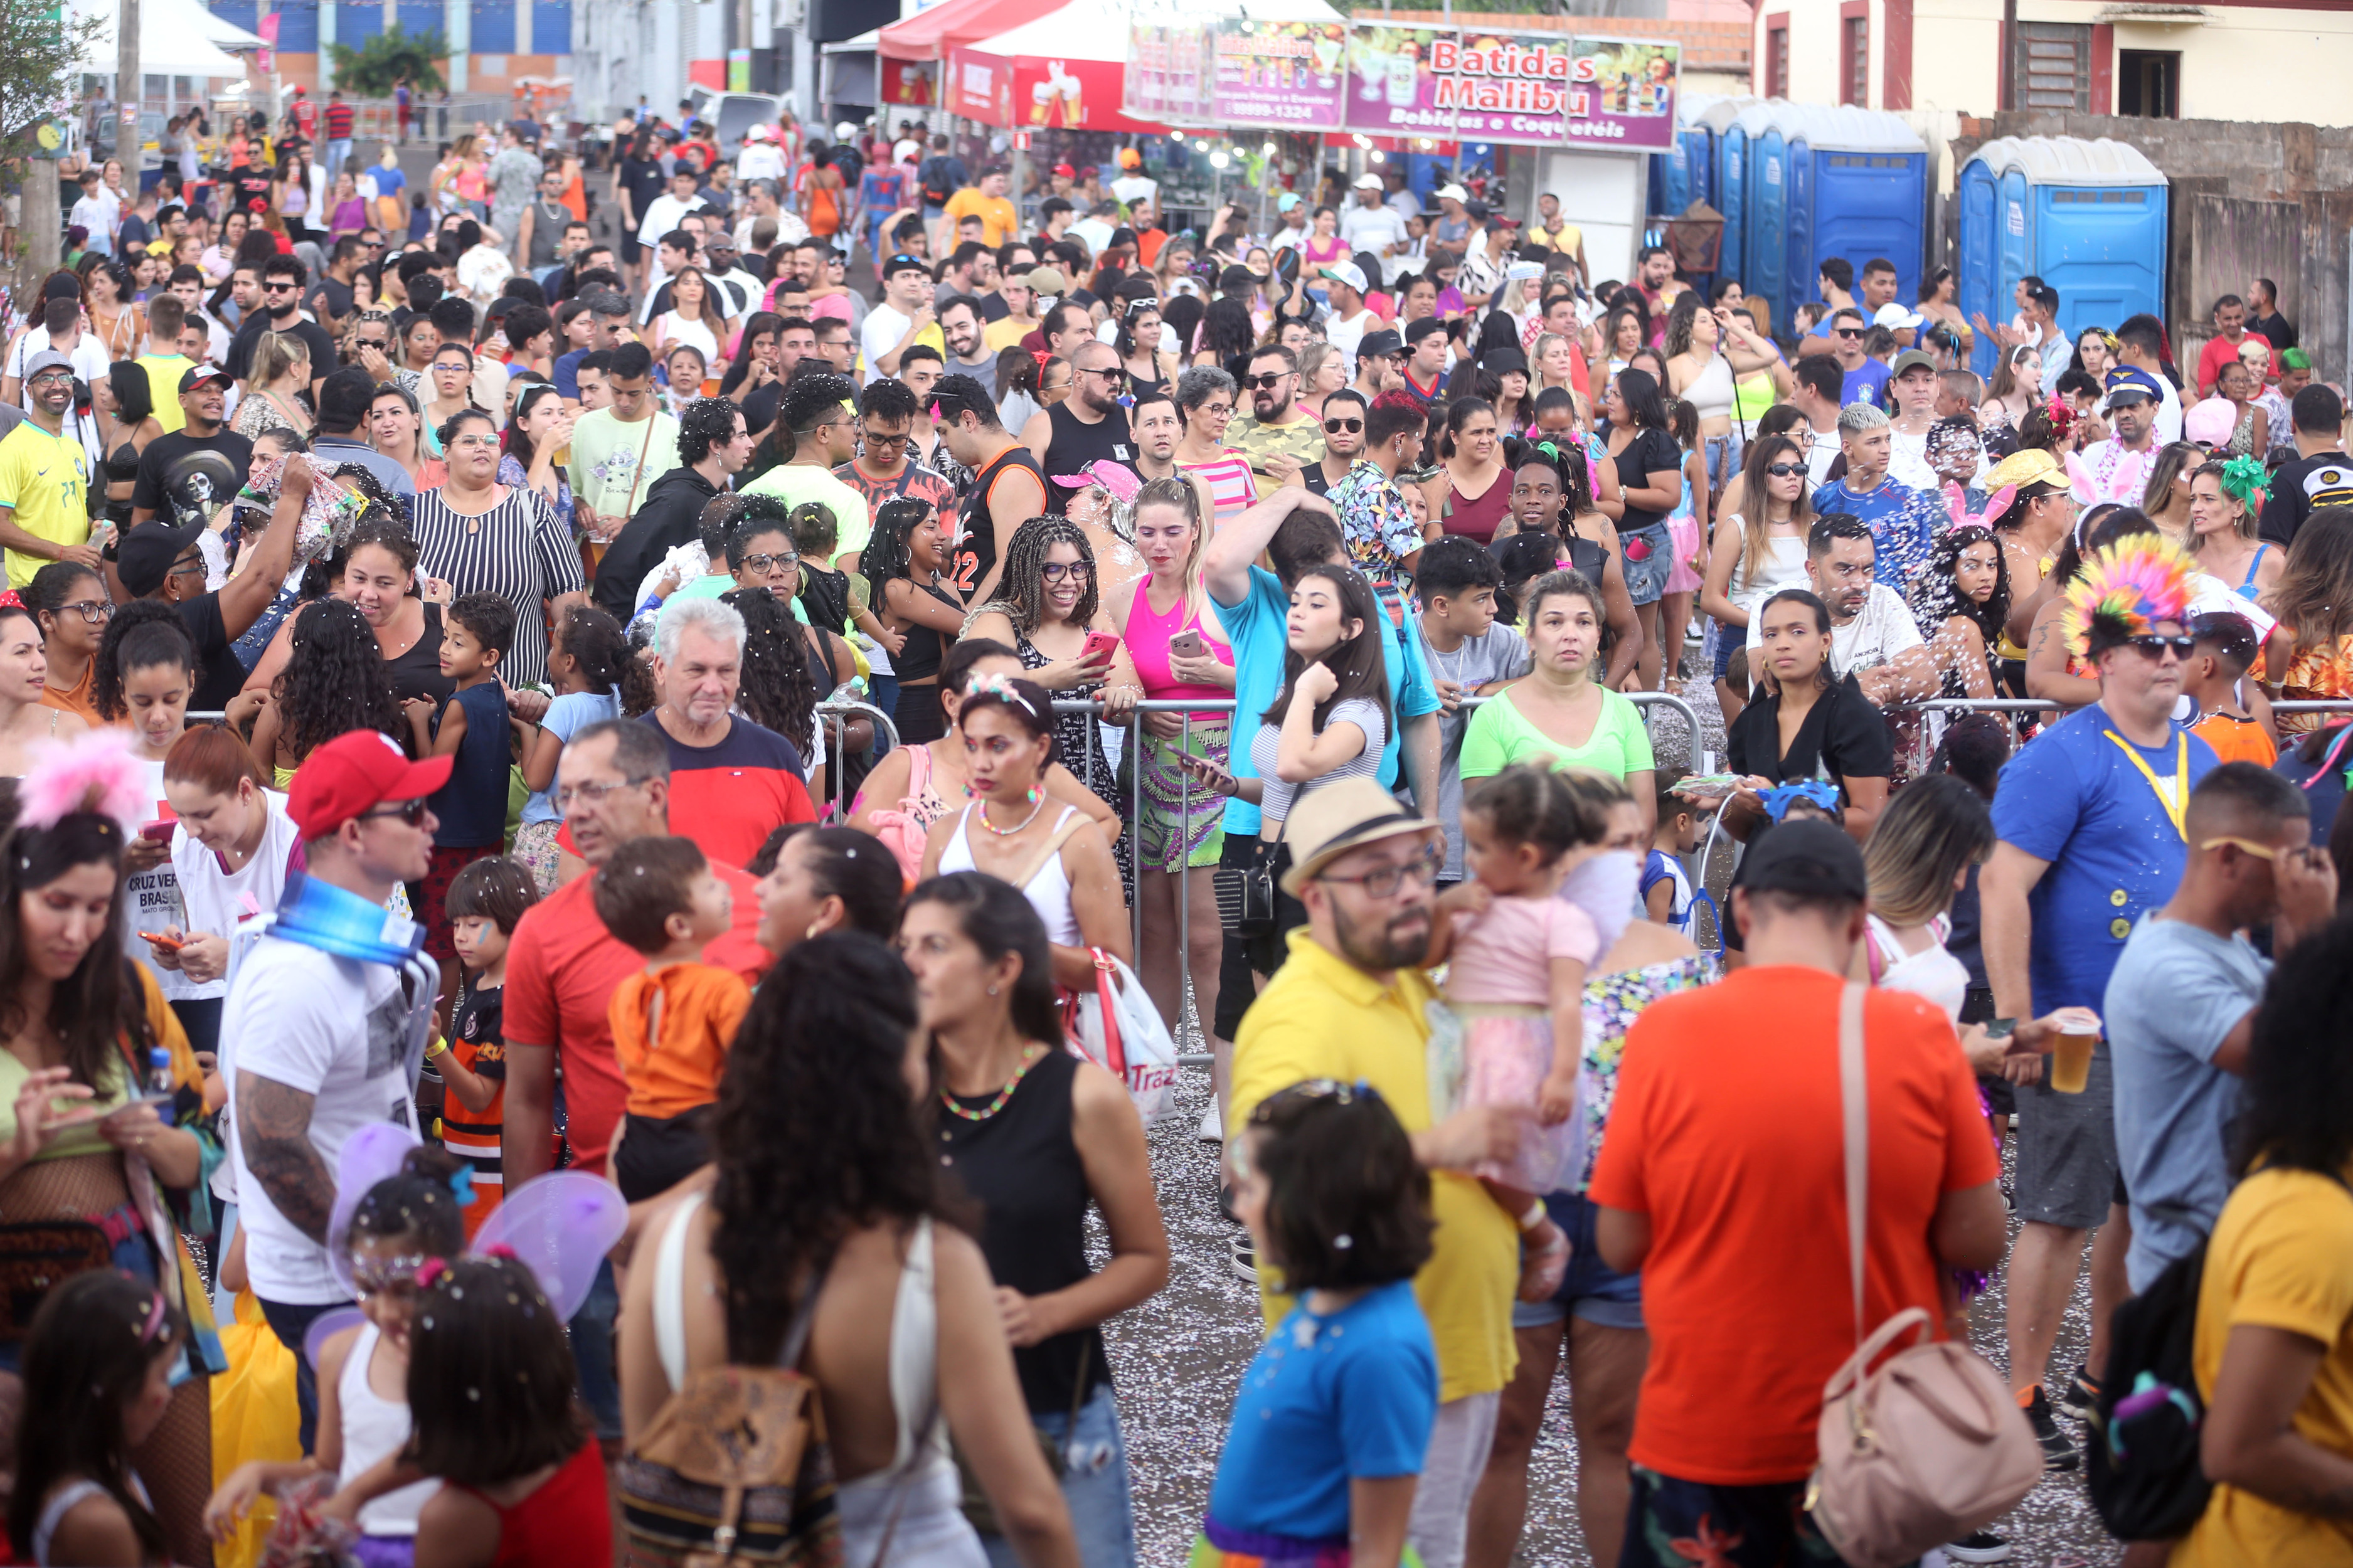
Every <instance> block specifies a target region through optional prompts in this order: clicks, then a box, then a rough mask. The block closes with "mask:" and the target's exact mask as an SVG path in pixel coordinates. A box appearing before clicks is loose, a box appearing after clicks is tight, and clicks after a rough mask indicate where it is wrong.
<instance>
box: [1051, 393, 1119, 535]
mask: <svg viewBox="0 0 2353 1568" xmlns="http://www.w3.org/2000/svg"><path fill="white" fill-rule="evenodd" d="M1046 422H1047V423H1048V424H1049V425H1050V426H1053V429H1054V437H1053V439H1052V440H1050V441H1049V442H1048V443H1047V444H1046V477H1047V479H1048V483H1047V486H1046V510H1048V511H1050V512H1052V513H1053V514H1055V515H1056V516H1058V517H1059V516H1060V515H1061V511H1062V509H1063V508H1064V507H1065V506H1067V505H1069V504H1070V499H1071V494H1072V493H1073V492H1072V491H1071V489H1069V488H1068V487H1067V486H1063V485H1058V484H1054V483H1052V482H1051V481H1052V479H1053V476H1054V475H1056V474H1075V473H1077V472H1078V471H1079V470H1080V469H1082V468H1085V467H1086V466H1087V465H1088V464H1089V463H1092V462H1097V461H1102V460H1105V459H1108V460H1109V461H1111V462H1114V463H1127V462H1133V461H1134V459H1135V440H1134V437H1132V436H1130V435H1129V434H1128V430H1127V410H1126V409H1124V408H1114V409H1113V410H1112V411H1111V412H1110V413H1109V414H1106V415H1104V416H1103V417H1102V418H1101V419H1099V420H1097V421H1095V423H1093V424H1092V425H1089V424H1087V423H1085V422H1084V421H1082V419H1080V418H1079V416H1077V415H1075V414H1073V413H1071V405H1070V402H1069V400H1067V399H1065V400H1064V401H1062V402H1060V403H1057V404H1056V405H1054V406H1053V407H1051V408H1049V409H1048V410H1046Z"/></svg>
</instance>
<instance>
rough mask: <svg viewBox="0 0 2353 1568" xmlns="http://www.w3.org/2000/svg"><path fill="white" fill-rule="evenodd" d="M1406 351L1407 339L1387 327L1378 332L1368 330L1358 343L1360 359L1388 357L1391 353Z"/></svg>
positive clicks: (1357, 355) (1357, 352)
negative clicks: (1362, 339)
mask: <svg viewBox="0 0 2353 1568" xmlns="http://www.w3.org/2000/svg"><path fill="white" fill-rule="evenodd" d="M1401 353H1405V340H1404V339H1403V338H1401V337H1399V336H1398V334H1397V333H1396V332H1394V331H1390V330H1389V329H1388V328H1387V327H1383V328H1382V329H1381V330H1380V331H1377V332H1366V334H1365V336H1364V341H1363V342H1359V343H1358V344H1357V345H1356V357H1357V358H1358V359H1387V358H1388V356H1389V355H1391V354H1401Z"/></svg>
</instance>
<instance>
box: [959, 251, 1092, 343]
mask: <svg viewBox="0 0 2353 1568" xmlns="http://www.w3.org/2000/svg"><path fill="white" fill-rule="evenodd" d="M1041 274H1042V276H1041ZM1047 285H1051V287H1050V288H1046V286H1047ZM997 287H998V290H999V292H1001V293H1002V294H1003V295H1004V296H1005V309H1006V314H1005V315H1004V316H1003V317H1002V318H1000V319H999V320H997V321H991V322H989V323H988V325H987V326H985V327H983V328H981V330H980V341H981V342H984V343H986V344H987V346H989V347H990V348H993V349H995V350H996V351H997V353H1004V352H1005V351H1006V350H1007V349H1009V348H1011V347H1012V346H1013V345H1014V344H1016V343H1018V342H1020V341H1021V340H1022V339H1024V338H1026V337H1028V336H1029V334H1030V333H1032V332H1034V331H1037V330H1038V298H1039V289H1041V288H1045V291H1046V292H1047V293H1048V294H1050V295H1055V296H1060V294H1061V293H1062V292H1063V291H1064V290H1065V289H1068V288H1070V282H1069V280H1068V279H1065V278H1064V277H1063V276H1062V274H1061V271H1060V268H1053V267H1033V268H1030V269H1029V271H1027V272H1008V273H1007V274H1006V275H1005V279H1004V281H1003V282H1002V283H1000V284H999V285H998V286H997Z"/></svg>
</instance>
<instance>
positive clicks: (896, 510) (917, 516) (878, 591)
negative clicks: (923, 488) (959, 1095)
mask: <svg viewBox="0 0 2353 1568" xmlns="http://www.w3.org/2000/svg"><path fill="white" fill-rule="evenodd" d="M933 510H934V508H933V506H932V503H931V502H929V501H927V500H915V499H914V498H913V497H912V496H902V497H900V498H899V499H898V500H886V501H884V502H883V503H882V504H881V507H880V508H878V509H877V510H876V511H875V513H874V531H873V533H872V535H871V537H869V538H868V540H867V541H866V549H865V551H864V552H863V553H862V554H860V556H859V558H858V564H859V567H860V570H861V571H863V572H864V573H865V574H866V583H867V586H868V587H870V588H871V589H872V590H873V592H874V603H875V605H877V606H878V607H879V606H880V605H881V604H882V603H883V597H882V588H883V584H887V583H889V582H891V581H892V579H894V578H899V577H904V576H906V575H907V574H908V573H909V572H910V571H911V570H912V569H913V568H912V565H911V563H910V561H909V558H908V554H907V535H908V534H910V533H912V532H913V531H915V529H916V528H917V527H918V526H920V525H921V524H922V523H923V520H924V519H925V518H927V517H929V516H931V515H932V512H933Z"/></svg>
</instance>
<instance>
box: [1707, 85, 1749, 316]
mask: <svg viewBox="0 0 2353 1568" xmlns="http://www.w3.org/2000/svg"><path fill="white" fill-rule="evenodd" d="M1724 107H1725V106H1724V105H1722V104H1718V105H1716V111H1717V112H1719V113H1720V112H1722V110H1723V109H1724ZM1742 113H1746V110H1741V111H1740V113H1736V114H1734V115H1733V116H1732V117H1731V118H1730V119H1729V120H1727V121H1725V123H1724V124H1722V125H1720V126H1718V127H1717V128H1716V132H1715V207H1716V210H1717V211H1719V212H1721V213H1723V214H1724V245H1723V247H1722V249H1721V251H1720V252H1719V253H1718V263H1717V264H1718V268H1719V270H1721V271H1724V272H1728V273H1730V274H1731V275H1732V276H1733V277H1735V278H1737V279H1740V284H1741V287H1742V288H1743V289H1746V288H1747V286H1748V253H1747V248H1746V247H1747V243H1748V127H1747V126H1746V125H1745V124H1743V123H1742V122H1741V117H1740V116H1741V114H1742Z"/></svg>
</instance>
